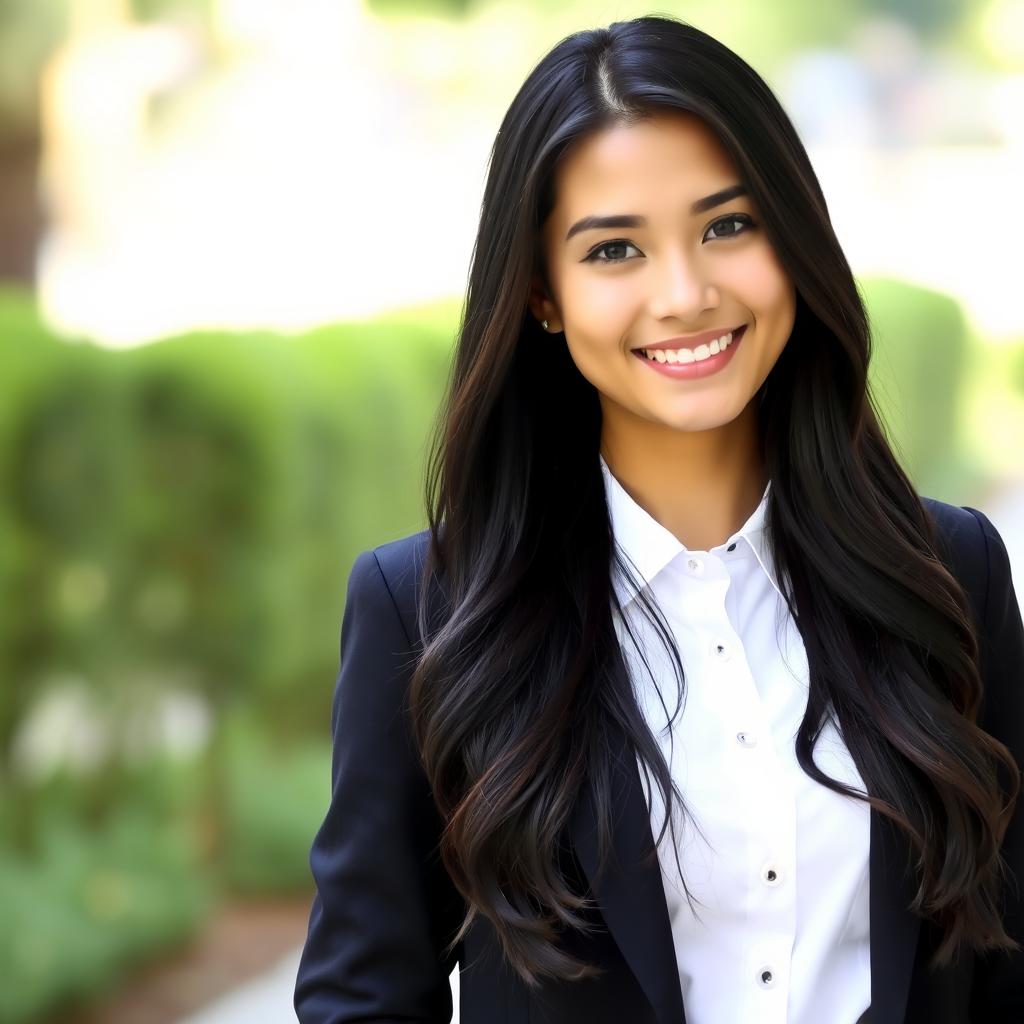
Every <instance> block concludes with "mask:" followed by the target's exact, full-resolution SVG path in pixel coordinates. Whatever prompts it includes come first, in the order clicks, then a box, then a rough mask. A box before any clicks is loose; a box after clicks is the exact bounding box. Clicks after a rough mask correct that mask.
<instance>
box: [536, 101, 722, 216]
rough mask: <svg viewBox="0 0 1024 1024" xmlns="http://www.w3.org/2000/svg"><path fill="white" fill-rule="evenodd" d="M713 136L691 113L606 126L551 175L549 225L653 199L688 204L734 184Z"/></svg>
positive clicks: (636, 208)
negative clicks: (611, 206)
mask: <svg viewBox="0 0 1024 1024" xmlns="http://www.w3.org/2000/svg"><path fill="white" fill-rule="evenodd" d="M737 177H738V175H737V172H736V166H735V164H734V163H733V161H732V159H731V157H730V156H729V154H728V153H727V152H726V150H725V148H724V146H722V144H721V142H720V141H719V139H718V137H717V136H716V135H715V134H714V132H713V131H712V130H711V129H710V128H709V127H708V126H707V125H706V124H705V122H704V121H702V120H701V119H700V118H699V117H697V116H696V115H694V114H689V113H686V112H685V111H678V112H677V111H667V112H664V113H662V112H659V113H657V114H655V115H652V116H651V117H650V118H647V119H645V120H643V121H640V122H637V123H635V124H632V125H622V124H617V125H612V126H610V127H608V128H604V129H602V130H600V131H598V132H595V133H593V134H592V135H589V136H587V137H586V138H584V139H582V140H581V141H580V142H579V143H577V144H576V145H575V146H574V147H573V148H572V149H571V150H570V151H569V152H568V153H567V154H566V155H565V157H563V159H562V161H561V162H560V163H559V166H558V167H557V168H556V170H555V175H554V186H555V196H554V198H555V205H554V208H553V210H552V217H551V219H552V221H558V223H559V224H561V223H563V222H565V223H567V222H569V221H571V220H575V219H576V218H577V217H582V216H586V215H587V214H590V213H596V212H598V211H599V209H600V208H603V207H607V206H608V205H609V204H619V203H629V204H630V206H629V208H628V211H627V209H626V207H623V208H622V210H621V211H619V209H618V206H616V209H615V210H614V211H612V210H609V211H608V212H639V211H640V209H641V207H642V206H650V205H651V201H652V199H654V197H656V196H659V197H663V198H665V199H671V200H672V201H673V202H680V203H685V204H686V205H687V206H689V203H690V202H691V201H692V200H693V199H696V198H699V197H700V196H703V195H706V194H708V193H710V192H713V191H715V189H716V188H720V187H721V186H722V185H723V184H725V183H727V181H732V180H735V179H737Z"/></svg>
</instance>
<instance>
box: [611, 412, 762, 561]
mask: <svg viewBox="0 0 1024 1024" xmlns="http://www.w3.org/2000/svg"><path fill="white" fill-rule="evenodd" d="M757 431H758V423H757V407H756V403H753V402H752V403H751V404H749V405H748V406H747V408H746V409H744V411H743V412H742V413H741V414H740V415H739V416H738V417H736V419H734V420H732V421H731V422H730V423H726V424H723V425H722V426H720V427H715V428H714V429H711V430H701V431H677V430H668V429H666V428H665V427H664V426H663V425H661V424H654V423H651V422H650V421H648V420H639V419H632V420H629V421H623V420H622V419H620V418H615V417H612V418H609V417H607V416H605V418H604V419H603V420H602V428H601V454H602V455H603V456H604V460H605V462H606V463H607V464H608V468H609V469H610V470H611V471H612V473H613V474H614V476H615V478H616V479H617V480H618V481H619V483H620V484H622V486H623V488H624V489H625V490H626V492H627V493H628V494H629V495H630V497H631V498H632V499H633V500H634V501H635V502H636V503H637V504H638V505H639V506H640V507H641V508H643V509H644V510H645V511H646V512H647V513H648V514H649V515H650V516H651V517H652V518H654V519H656V520H657V521H658V522H659V523H661V525H662V526H664V527H665V528H666V529H667V530H669V531H670V532H671V533H672V534H673V535H674V536H675V537H676V538H678V539H679V541H680V542H681V543H682V544H684V545H685V546H686V547H687V549H689V550H691V551H708V550H710V549H711V548H713V547H715V546H716V545H718V544H722V543H723V542H724V541H726V540H727V539H728V538H729V536H730V535H731V534H733V533H735V532H736V530H738V529H739V528H740V527H741V526H742V525H743V524H744V523H745V522H746V521H747V519H748V518H749V517H750V515H751V513H752V512H753V511H754V509H756V508H757V506H758V504H759V503H760V501H761V498H762V496H763V495H764V491H765V488H766V487H767V486H768V474H767V470H766V468H765V466H764V463H763V460H762V459H761V456H760V451H759V444H758V433H757Z"/></svg>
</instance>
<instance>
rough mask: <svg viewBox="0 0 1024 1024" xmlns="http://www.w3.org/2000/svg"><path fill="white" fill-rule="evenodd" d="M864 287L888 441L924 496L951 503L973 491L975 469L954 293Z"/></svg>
mask: <svg viewBox="0 0 1024 1024" xmlns="http://www.w3.org/2000/svg"><path fill="white" fill-rule="evenodd" d="M861 285H862V288H861V291H862V294H863V295H864V301H865V304H866V306H867V308H868V314H869V317H870V321H871V327H872V341H873V352H872V359H871V368H870V374H869V383H870V388H871V392H872V395H873V397H874V400H875V404H876V408H877V409H878V411H879V414H880V416H881V419H882V421H883V423H884V425H885V426H886V428H887V429H888V433H889V439H890V443H891V444H893V445H894V447H895V448H896V450H897V452H898V453H899V455H900V459H901V462H902V464H903V466H904V469H906V470H907V472H908V474H909V475H910V477H911V479H912V480H913V481H914V484H915V486H916V487H917V489H918V491H920V492H921V493H923V494H926V495H928V496H929V497H936V498H940V499H943V500H949V499H950V498H951V497H952V496H953V495H956V494H962V493H964V492H965V491H969V490H970V489H971V488H972V485H973V483H974V475H975V471H974V470H973V469H972V466H971V459H970V457H969V453H967V452H966V451H964V450H963V448H962V447H961V438H962V437H963V429H962V427H963V422H962V413H963V400H964V397H965V394H966V388H965V380H966V372H967V368H968V365H969V340H968V332H967V326H966V322H965V320H964V316H963V312H962V311H961V309H960V307H959V305H958V304H957V303H956V302H955V301H954V300H953V299H951V298H950V297H949V296H947V295H943V294H941V293H939V292H935V291H931V290H929V289H927V288H920V287H917V286H915V285H911V284H907V283H906V282H903V281H895V280H889V279H885V278H871V279H868V280H866V281H864V282H861ZM943 496H946V497H945V498H943Z"/></svg>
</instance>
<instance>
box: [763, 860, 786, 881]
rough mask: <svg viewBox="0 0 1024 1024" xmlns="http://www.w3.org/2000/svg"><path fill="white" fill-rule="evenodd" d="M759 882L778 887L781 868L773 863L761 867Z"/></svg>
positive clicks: (780, 878) (769, 862) (780, 879)
mask: <svg viewBox="0 0 1024 1024" xmlns="http://www.w3.org/2000/svg"><path fill="white" fill-rule="evenodd" d="M761 881H762V882H764V884H765V885H773V886H774V885H778V884H779V883H780V882H781V881H782V868H780V867H779V865H778V864H776V863H774V862H773V861H768V862H767V863H766V864H763V865H762V866H761Z"/></svg>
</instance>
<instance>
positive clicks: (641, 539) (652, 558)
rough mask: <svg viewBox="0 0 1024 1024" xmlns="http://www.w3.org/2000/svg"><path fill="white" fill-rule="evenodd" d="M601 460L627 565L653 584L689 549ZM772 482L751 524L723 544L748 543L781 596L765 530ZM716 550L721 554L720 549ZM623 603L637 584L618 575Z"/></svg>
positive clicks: (615, 530)
mask: <svg viewBox="0 0 1024 1024" xmlns="http://www.w3.org/2000/svg"><path fill="white" fill-rule="evenodd" d="M599 458H600V460H601V472H602V474H603V476H604V486H605V498H606V500H607V504H608V515H609V519H610V520H611V525H612V535H613V537H614V538H615V541H616V543H617V544H618V546H619V549H620V551H621V552H622V553H623V554H625V555H626V556H627V557H626V560H627V562H629V561H632V563H633V566H635V570H636V571H638V572H639V574H640V577H641V578H642V580H643V581H644V583H650V582H651V581H652V580H653V579H654V577H655V576H657V574H658V573H659V572H660V571H661V570H662V569H663V568H664V567H665V566H666V565H668V564H669V562H671V561H672V560H673V559H674V558H676V557H677V556H678V555H679V554H680V553H681V552H685V551H687V550H688V549H687V547H686V545H685V544H683V542H682V541H680V540H679V539H678V538H677V537H676V536H675V534H673V533H671V532H670V531H669V530H668V529H666V528H665V527H664V526H662V525H661V523H659V522H658V521H657V520H656V519H655V518H654V517H653V516H652V515H651V514H650V513H649V512H647V511H646V510H645V509H643V508H642V507H641V506H640V505H638V504H637V503H636V501H634V500H633V498H632V497H631V496H630V494H629V492H628V491H626V489H625V488H624V487H623V486H622V484H620V483H619V481H618V480H617V479H616V477H615V475H614V474H613V473H612V471H611V470H610V469H609V468H608V463H607V462H605V460H604V456H603V455H599ZM771 486H772V482H771V480H769V481H768V484H767V486H766V487H765V489H764V494H762V495H761V501H760V503H759V504H758V506H757V508H755V509H754V511H753V512H751V513H750V515H749V517H748V518H747V521H746V522H745V523H744V524H743V525H742V526H741V527H740V528H739V529H738V530H737V531H736V532H735V533H733V534H732V535H730V536H729V538H728V539H727V540H726V541H725V542H724V544H723V545H722V547H723V548H726V547H728V546H729V545H730V544H732V543H733V542H736V543H739V542H740V541H741V540H743V541H746V542H747V544H748V545H749V547H750V549H751V550H752V551H753V553H754V555H755V556H756V558H757V561H758V563H759V564H760V566H761V569H762V570H763V571H764V572H765V574H766V575H767V576H768V579H769V580H771V582H772V585H773V586H774V587H775V589H776V590H778V591H779V593H780V594H781V593H782V591H781V590H780V589H779V585H778V582H777V579H776V573H775V565H774V561H773V559H772V556H771V549H770V545H769V544H768V535H767V531H766V530H765V515H766V513H767V509H768V496H769V494H770V492H771ZM712 550H715V551H717V550H718V548H714V549H712ZM614 585H615V588H616V594H617V595H618V598H619V604H620V605H621V606H622V607H623V608H625V607H626V605H627V604H628V603H629V602H630V601H632V600H633V598H634V597H636V594H637V590H636V587H635V586H634V584H633V582H632V581H631V580H629V579H624V578H622V577H621V576H620V575H619V574H616V580H615V582H614Z"/></svg>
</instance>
